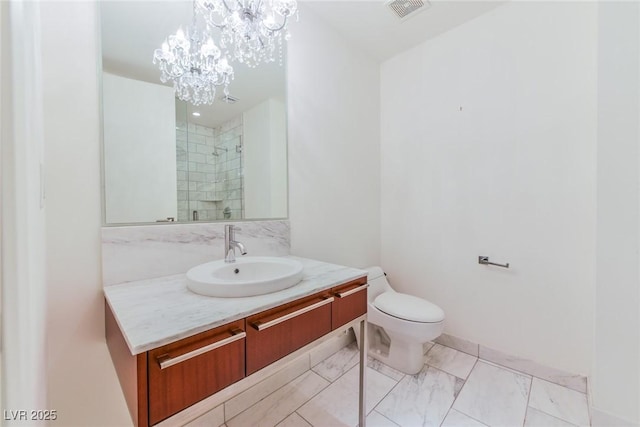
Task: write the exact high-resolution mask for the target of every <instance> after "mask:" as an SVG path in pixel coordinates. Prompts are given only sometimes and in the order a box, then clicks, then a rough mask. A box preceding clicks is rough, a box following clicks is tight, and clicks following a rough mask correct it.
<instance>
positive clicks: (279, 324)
mask: <svg viewBox="0 0 640 427" xmlns="http://www.w3.org/2000/svg"><path fill="white" fill-rule="evenodd" d="M333 300H334V298H333V297H331V296H330V295H329V293H328V292H321V293H318V294H315V295H312V296H309V297H306V298H303V299H300V300H297V301H294V302H292V303H289V304H284V305H281V306H279V307H276V308H273V309H271V310H267V311H263V312H262V313H258V314H256V315H253V316H251V317H248V318H247V375H250V374H252V373H254V372H256V371H258V370H260V369H262V368H264V367H265V366H267V365H269V364H270V363H273V362H275V361H276V360H278V359H281V358H283V357H284V356H286V355H288V354H289V353H291V352H293V351H295V350H297V349H299V348H301V347H303V346H305V345H307V344H309V343H310V342H312V341H315V340H316V339H318V338H320V337H322V336H323V335H325V334H327V333H329V332H331V303H332V302H333Z"/></svg>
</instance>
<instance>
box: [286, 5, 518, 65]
mask: <svg viewBox="0 0 640 427" xmlns="http://www.w3.org/2000/svg"><path fill="white" fill-rule="evenodd" d="M303 3H304V5H303V7H306V8H308V9H309V10H311V11H312V12H313V13H315V14H316V15H317V16H319V17H320V18H321V19H322V20H323V21H325V22H326V23H327V24H329V25H330V26H331V27H333V28H334V29H335V30H336V31H337V32H339V33H340V34H341V35H342V36H343V37H344V38H346V39H347V40H349V41H350V42H351V43H352V44H353V45H354V46H357V47H359V48H360V49H361V50H363V51H364V52H367V53H368V54H369V56H371V57H372V58H374V59H376V60H378V61H384V60H386V59H389V58H391V57H392V56H394V55H397V54H398V53H400V52H403V51H405V50H407V49H409V48H411V47H413V46H416V45H418V44H420V43H422V42H423V41H425V40H427V39H430V38H432V37H435V36H437V35H438V34H441V33H443V32H445V31H447V30H450V29H451V28H454V27H456V26H458V25H460V24H463V23H465V22H467V21H470V20H471V19H473V18H475V17H477V16H480V15H482V14H483V13H486V12H488V11H490V10H492V9H495V8H496V7H498V6H500V5H501V4H504V3H505V0H501V1H485V0H468V1H456V0H435V1H431V2H430V5H429V6H428V7H427V6H426V5H425V7H423V8H422V9H420V10H419V11H417V12H415V13H414V14H411V15H409V16H408V17H407V18H406V19H405V20H400V19H399V18H398V17H397V16H396V15H395V14H394V13H393V12H392V11H391V9H389V8H388V7H387V6H386V3H387V2H386V1H385V0H375V1H372V0H359V1H358V0H355V1H344V0H343V1H338V0H316V1H311V0H309V1H303ZM425 3H427V1H426V0H425ZM303 22H304V15H303V14H302V13H301V14H300V25H302V24H303ZM294 35H295V34H294Z"/></svg>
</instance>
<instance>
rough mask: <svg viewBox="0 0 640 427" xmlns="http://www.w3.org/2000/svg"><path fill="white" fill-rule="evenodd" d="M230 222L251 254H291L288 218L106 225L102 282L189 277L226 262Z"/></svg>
mask: <svg viewBox="0 0 640 427" xmlns="http://www.w3.org/2000/svg"><path fill="white" fill-rule="evenodd" d="M226 224H233V225H236V226H237V227H238V228H239V229H237V230H236V240H238V241H240V242H242V243H243V244H244V245H245V247H246V249H247V255H252V256H265V255H270V256H282V255H289V248H290V240H289V237H290V233H289V221H288V220H273V221H246V222H219V223H197V224H162V225H144V226H129V227H103V228H102V282H103V284H104V286H109V285H114V284H117V283H123V282H130V281H133V280H143V279H152V278H154V277H162V276H168V275H171V274H179V273H185V272H186V271H187V270H189V269H190V268H191V267H193V266H196V265H198V264H202V263H205V262H208V261H214V260H217V259H222V258H224V226H225V225H226ZM237 256H240V255H239V254H237Z"/></svg>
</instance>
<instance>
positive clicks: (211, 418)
mask: <svg viewBox="0 0 640 427" xmlns="http://www.w3.org/2000/svg"><path fill="white" fill-rule="evenodd" d="M222 425H224V408H223V406H222V405H220V406H217V407H215V408H213V409H212V410H210V411H209V412H207V413H206V414H204V415H201V416H199V417H198V418H196V419H195V420H193V421H191V422H190V423H188V424H186V425H185V426H184V427H218V426H222Z"/></svg>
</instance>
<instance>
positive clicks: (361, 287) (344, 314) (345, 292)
mask: <svg viewBox="0 0 640 427" xmlns="http://www.w3.org/2000/svg"><path fill="white" fill-rule="evenodd" d="M368 287H369V285H368V284H367V278H366V277H360V278H358V279H355V280H352V281H350V282H347V283H345V284H343V285H340V286H336V287H335V288H331V295H332V296H333V297H334V301H333V307H332V312H331V330H334V329H337V328H339V327H340V326H342V325H345V324H347V323H349V322H350V321H352V320H354V319H357V318H358V317H360V316H362V315H363V314H366V312H367V288H368Z"/></svg>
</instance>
